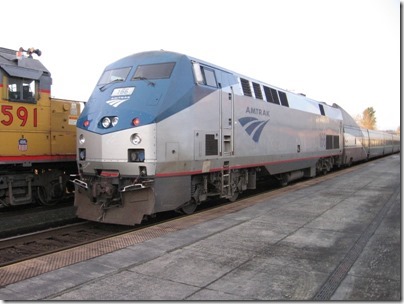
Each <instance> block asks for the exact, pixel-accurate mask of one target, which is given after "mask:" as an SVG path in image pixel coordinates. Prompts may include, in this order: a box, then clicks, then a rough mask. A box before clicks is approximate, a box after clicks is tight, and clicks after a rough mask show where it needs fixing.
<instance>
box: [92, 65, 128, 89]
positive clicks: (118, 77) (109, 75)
mask: <svg viewBox="0 0 404 304" xmlns="http://www.w3.org/2000/svg"><path fill="white" fill-rule="evenodd" d="M130 69H131V68H130V67H127V68H120V69H113V70H108V71H104V73H103V74H102V76H101V78H100V80H99V81H98V85H105V84H108V83H110V82H114V81H125V80H126V77H128V74H129V72H130Z"/></svg>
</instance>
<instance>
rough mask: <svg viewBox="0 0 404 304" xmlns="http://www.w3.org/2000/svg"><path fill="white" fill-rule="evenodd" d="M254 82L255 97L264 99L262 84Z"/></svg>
mask: <svg viewBox="0 0 404 304" xmlns="http://www.w3.org/2000/svg"><path fill="white" fill-rule="evenodd" d="M252 84H253V88H254V94H255V98H258V99H263V98H262V92H261V87H260V85H259V84H258V83H255V82H253V83H252Z"/></svg>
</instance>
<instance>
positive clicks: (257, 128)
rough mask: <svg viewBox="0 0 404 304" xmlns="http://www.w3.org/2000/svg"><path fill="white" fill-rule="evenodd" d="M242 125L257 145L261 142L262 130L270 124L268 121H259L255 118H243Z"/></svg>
mask: <svg viewBox="0 0 404 304" xmlns="http://www.w3.org/2000/svg"><path fill="white" fill-rule="evenodd" d="M238 121H239V122H240V124H241V125H242V126H243V127H244V130H245V131H246V132H247V134H248V135H250V136H251V137H252V139H253V141H255V142H256V143H258V141H259V140H260V137H261V133H262V130H263V129H264V127H265V125H266V124H267V123H268V122H269V119H268V120H258V119H257V118H255V117H241V118H240V119H239V120H238Z"/></svg>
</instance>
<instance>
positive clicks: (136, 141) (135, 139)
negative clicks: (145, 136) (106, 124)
mask: <svg viewBox="0 0 404 304" xmlns="http://www.w3.org/2000/svg"><path fill="white" fill-rule="evenodd" d="M130 141H131V142H132V144H134V145H138V144H140V142H141V141H142V138H141V137H140V136H139V134H137V133H135V134H132V136H131V137H130Z"/></svg>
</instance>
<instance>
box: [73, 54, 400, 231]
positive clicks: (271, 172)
mask: <svg viewBox="0 0 404 304" xmlns="http://www.w3.org/2000/svg"><path fill="white" fill-rule="evenodd" d="M346 115H348V114H347V113H346V112H345V111H343V110H342V109H341V108H340V107H338V106H337V105H334V106H329V105H327V104H325V103H321V102H317V101H314V100H312V99H309V98H306V97H305V96H304V95H301V94H294V93H291V92H288V91H285V90H282V89H280V88H277V87H275V86H272V85H268V84H265V83H263V82H260V81H257V80H254V79H252V78H249V77H246V76H243V75H241V74H238V73H235V72H232V71H230V70H226V69H224V68H221V67H218V66H215V65H212V64H210V63H207V62H204V61H201V60H198V59H196V58H192V57H189V56H186V55H183V54H179V53H174V52H167V51H151V52H143V53H138V54H134V55H131V56H128V57H125V58H123V59H121V60H118V61H116V62H114V63H112V64H111V65H109V66H107V67H106V68H105V70H104V72H103V74H102V75H101V77H100V80H99V82H98V83H97V85H96V87H95V89H94V91H93V93H92V95H91V97H90V99H89V101H88V102H87V104H86V106H85V108H84V110H83V112H82V114H81V115H80V117H79V119H78V122H77V149H78V151H77V161H78V169H79V176H78V177H77V178H76V179H75V180H74V183H75V187H76V191H75V206H76V207H77V215H78V217H80V218H83V219H88V220H94V221H102V222H106V223H116V224H124V225H134V224H138V223H140V222H141V221H142V219H143V218H144V217H145V216H149V215H153V214H156V213H158V212H163V211H168V210H178V211H182V212H184V213H187V214H189V213H192V212H193V211H194V210H195V208H196V207H197V206H198V205H199V204H200V203H202V202H204V201H206V200H208V199H209V198H212V197H222V198H227V199H229V200H235V199H236V198H237V196H238V195H239V194H240V193H241V192H243V191H245V190H247V189H254V188H255V187H256V182H257V179H261V178H265V177H268V176H271V177H274V178H276V179H277V180H279V182H280V183H281V184H283V185H286V184H287V183H289V182H290V181H292V180H295V179H298V178H302V177H313V176H315V175H316V174H318V173H319V172H321V173H325V172H327V171H330V170H331V169H332V168H333V167H334V166H341V165H345V164H347V163H351V162H355V161H358V160H359V158H368V157H369V156H370V155H369V154H368V152H366V148H364V145H365V141H364V139H363V136H364V132H363V131H362V129H360V128H359V127H357V126H356V124H355V125H352V123H350V124H349V125H352V128H351V129H352V130H354V131H352V132H351V133H352V134H350V140H351V138H355V143H354V144H352V145H351V146H350V149H349V150H347V151H344V117H345V116H346ZM348 118H350V117H349V115H348ZM352 121H353V120H352ZM355 132H356V133H355ZM359 133H360V136H361V137H360V136H359V135H358V134H359ZM356 138H358V140H357V141H356ZM362 141H363V144H362ZM369 142H370V141H369ZM363 151H365V152H363ZM392 152H393V148H391V153H392Z"/></svg>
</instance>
